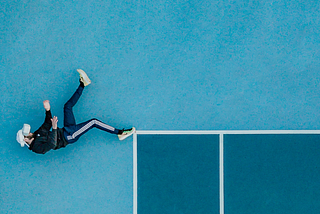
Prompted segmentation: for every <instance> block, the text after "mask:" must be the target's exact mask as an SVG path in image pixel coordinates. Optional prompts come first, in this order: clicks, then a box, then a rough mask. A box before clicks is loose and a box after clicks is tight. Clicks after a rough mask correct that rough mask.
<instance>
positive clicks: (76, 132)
mask: <svg viewBox="0 0 320 214" xmlns="http://www.w3.org/2000/svg"><path fill="white" fill-rule="evenodd" d="M82 91H83V87H81V86H79V87H78V89H77V90H76V92H75V93H74V94H73V95H72V97H71V98H70V99H69V100H68V102H66V104H65V105H64V108H63V113H64V127H63V129H64V137H65V139H66V140H67V141H68V143H74V142H76V141H77V140H78V139H79V138H80V137H81V136H82V135H83V134H85V133H86V132H87V131H89V130H90V129H92V128H98V129H100V130H103V131H106V132H109V133H111V134H118V133H119V130H118V129H116V128H113V127H111V126H109V125H107V124H105V123H103V122H101V121H100V120H98V119H95V118H94V119H91V120H88V121H86V122H84V123H80V124H76V120H75V117H74V115H73V111H72V108H73V106H74V105H75V104H76V103H77V102H78V100H79V98H80V96H81V94H82Z"/></svg>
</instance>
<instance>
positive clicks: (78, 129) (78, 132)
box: [64, 118, 123, 143]
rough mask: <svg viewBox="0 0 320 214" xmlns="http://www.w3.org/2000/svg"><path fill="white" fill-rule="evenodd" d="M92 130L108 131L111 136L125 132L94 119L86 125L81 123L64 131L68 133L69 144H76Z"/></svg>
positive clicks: (66, 135)
mask: <svg viewBox="0 0 320 214" xmlns="http://www.w3.org/2000/svg"><path fill="white" fill-rule="evenodd" d="M92 128H98V129H100V130H102V131H106V132H109V133H111V134H117V135H118V134H120V133H122V132H123V131H122V130H119V129H116V128H113V127H112V126H109V125H107V124H105V123H103V122H101V121H100V120H98V119H95V118H94V119H91V120H89V121H86V122H84V123H80V124H78V125H74V126H70V127H64V129H65V130H66V131H67V132H65V138H66V140H67V141H68V143H74V142H76V141H77V140H78V139H79V138H80V137H81V136H82V135H83V134H85V133H87V132H88V131H89V130H90V129H92Z"/></svg>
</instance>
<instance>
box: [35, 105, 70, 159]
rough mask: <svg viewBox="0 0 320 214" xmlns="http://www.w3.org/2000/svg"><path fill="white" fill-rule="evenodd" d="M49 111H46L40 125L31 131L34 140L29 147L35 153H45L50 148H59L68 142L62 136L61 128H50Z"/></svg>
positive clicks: (50, 116)
mask: <svg viewBox="0 0 320 214" xmlns="http://www.w3.org/2000/svg"><path fill="white" fill-rule="evenodd" d="M51 118H52V115H51V111H50V110H49V111H46V119H45V121H44V123H43V124H42V126H41V127H40V128H39V129H38V130H37V131H35V132H34V133H33V136H34V140H33V141H32V143H31V144H30V147H29V149H30V150H32V151H33V152H35V153H39V154H45V153H46V152H48V151H49V150H51V149H54V150H56V149H60V148H61V147H65V146H66V145H67V144H68V142H67V141H66V139H65V138H64V136H63V129H60V128H57V129H52V131H50V129H51V127H52V122H51Z"/></svg>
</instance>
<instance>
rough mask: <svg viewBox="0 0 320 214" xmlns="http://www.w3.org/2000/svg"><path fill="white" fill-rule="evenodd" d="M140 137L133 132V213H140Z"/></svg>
mask: <svg viewBox="0 0 320 214" xmlns="http://www.w3.org/2000/svg"><path fill="white" fill-rule="evenodd" d="M137 143H138V137H137V134H136V133H134V134H133V214H138V150H137Z"/></svg>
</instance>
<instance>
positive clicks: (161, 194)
mask: <svg viewBox="0 0 320 214" xmlns="http://www.w3.org/2000/svg"><path fill="white" fill-rule="evenodd" d="M137 145H138V213H139V214H149V213H154V214H158V213H159V214H164V213H166V214H170V213H183V214H193V213H198V214H209V213H210V214H211V213H212V214H215V213H219V137H218V135H138V144H137Z"/></svg>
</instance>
